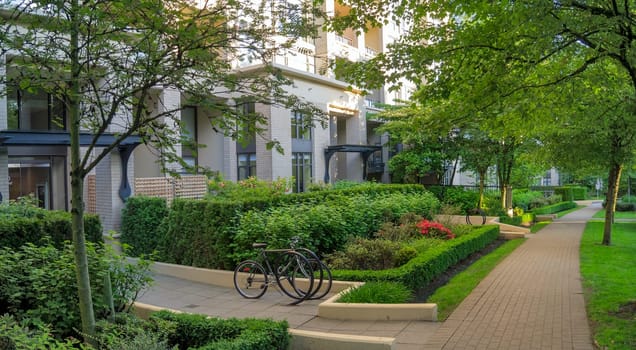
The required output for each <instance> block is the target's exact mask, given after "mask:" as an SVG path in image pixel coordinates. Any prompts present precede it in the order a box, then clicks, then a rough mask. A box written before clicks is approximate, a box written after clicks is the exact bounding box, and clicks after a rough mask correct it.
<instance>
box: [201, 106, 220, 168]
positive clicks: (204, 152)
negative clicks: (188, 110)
mask: <svg viewBox="0 0 636 350" xmlns="http://www.w3.org/2000/svg"><path fill="white" fill-rule="evenodd" d="M198 112H199V113H197V116H198V121H197V129H198V130H197V133H198V135H197V142H198V143H199V144H201V145H204V146H205V147H201V148H199V149H198V151H197V152H198V161H199V165H200V166H203V167H206V168H208V169H210V170H212V171H218V172H221V173H222V172H223V169H224V164H223V162H224V156H223V155H224V154H225V153H226V152H227V151H226V148H225V137H224V135H223V133H222V132H220V131H215V130H214V129H213V128H212V123H211V122H210V119H211V118H214V116H212V115H208V114H205V113H204V112H203V111H201V109H199V111H198Z"/></svg>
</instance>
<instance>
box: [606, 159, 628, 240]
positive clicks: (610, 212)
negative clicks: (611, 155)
mask: <svg viewBox="0 0 636 350" xmlns="http://www.w3.org/2000/svg"><path fill="white" fill-rule="evenodd" d="M622 171H623V165H622V164H613V165H612V167H611V168H610V171H609V177H608V180H607V195H606V197H605V203H606V205H605V226H604V228H603V242H602V243H603V245H610V244H612V225H613V224H614V211H615V210H616V199H617V198H618V186H619V184H620V180H621V173H622Z"/></svg>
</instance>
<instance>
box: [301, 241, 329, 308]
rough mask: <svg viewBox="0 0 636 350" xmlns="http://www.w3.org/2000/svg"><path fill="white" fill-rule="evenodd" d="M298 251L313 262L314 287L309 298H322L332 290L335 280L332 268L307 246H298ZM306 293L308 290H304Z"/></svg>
mask: <svg viewBox="0 0 636 350" xmlns="http://www.w3.org/2000/svg"><path fill="white" fill-rule="evenodd" d="M296 251H297V252H299V253H301V254H303V255H304V256H305V257H306V258H307V259H308V260H309V263H310V264H311V268H312V269H313V270H314V288H313V290H312V291H311V292H310V293H309V299H312V300H313V299H321V298H323V297H324V296H325V295H327V293H329V292H330V291H331V285H332V284H333V280H332V277H331V270H329V268H328V267H327V265H325V263H323V262H322V261H321V260H320V259H319V258H318V255H317V254H316V253H314V252H313V251H311V250H309V249H307V248H298V249H296ZM301 292H302V293H305V292H307V291H302V289H301Z"/></svg>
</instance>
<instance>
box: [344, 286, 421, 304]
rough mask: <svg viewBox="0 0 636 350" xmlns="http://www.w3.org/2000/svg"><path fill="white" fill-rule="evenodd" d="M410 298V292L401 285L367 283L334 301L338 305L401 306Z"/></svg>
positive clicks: (349, 290) (346, 292) (348, 291)
mask: <svg viewBox="0 0 636 350" xmlns="http://www.w3.org/2000/svg"><path fill="white" fill-rule="evenodd" d="M411 298H412V293H411V291H410V290H409V289H408V288H407V287H406V286H404V285H403V284H401V283H396V282H367V283H365V284H363V285H361V286H358V287H354V288H351V289H348V290H347V291H345V292H344V293H342V294H341V296H340V298H339V299H338V300H337V301H336V302H338V303H376V304H403V303H406V302H408V301H409V300H410V299H411Z"/></svg>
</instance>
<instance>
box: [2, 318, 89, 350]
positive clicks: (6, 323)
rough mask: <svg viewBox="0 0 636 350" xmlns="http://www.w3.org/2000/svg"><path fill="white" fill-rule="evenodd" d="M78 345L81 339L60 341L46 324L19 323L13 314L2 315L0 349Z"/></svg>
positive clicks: (56, 349) (64, 348)
mask: <svg viewBox="0 0 636 350" xmlns="http://www.w3.org/2000/svg"><path fill="white" fill-rule="evenodd" d="M78 346H79V341H77V340H76V339H72V338H70V339H67V340H66V341H64V342H61V341H58V340H57V339H55V338H54V337H53V336H52V335H51V330H50V329H49V327H48V326H46V325H36V324H28V322H23V323H18V322H17V321H16V320H15V318H14V317H13V316H10V315H4V316H2V315H0V349H3V350H14V349H15V350H17V349H49V350H70V349H77V348H78Z"/></svg>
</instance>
